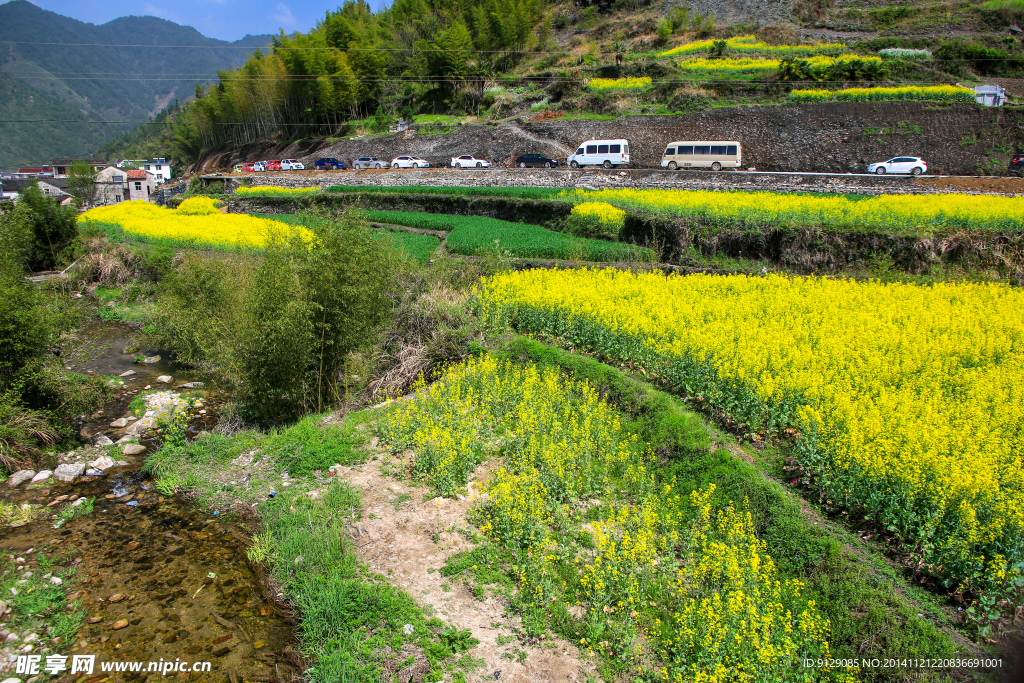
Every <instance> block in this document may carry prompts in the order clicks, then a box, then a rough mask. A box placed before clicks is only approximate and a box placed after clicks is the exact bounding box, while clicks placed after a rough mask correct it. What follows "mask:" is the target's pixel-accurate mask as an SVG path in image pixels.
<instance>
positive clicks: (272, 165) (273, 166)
mask: <svg viewBox="0 0 1024 683" xmlns="http://www.w3.org/2000/svg"><path fill="white" fill-rule="evenodd" d="M267 170H268V171H280V170H281V160H280V159H271V160H270V161H268V162H267Z"/></svg>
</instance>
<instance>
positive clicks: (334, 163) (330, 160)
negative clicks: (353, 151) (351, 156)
mask: <svg viewBox="0 0 1024 683" xmlns="http://www.w3.org/2000/svg"><path fill="white" fill-rule="evenodd" d="M313 168H315V169H316V170H318V171H331V170H335V169H342V168H345V162H344V161H338V160H337V159H335V158H334V157H324V158H323V159H317V160H316V162H314V163H313Z"/></svg>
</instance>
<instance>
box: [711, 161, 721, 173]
mask: <svg viewBox="0 0 1024 683" xmlns="http://www.w3.org/2000/svg"><path fill="white" fill-rule="evenodd" d="M711 170H712V171H721V170H722V165H721V164H720V163H718V162H717V161H716V162H715V163H713V164H711Z"/></svg>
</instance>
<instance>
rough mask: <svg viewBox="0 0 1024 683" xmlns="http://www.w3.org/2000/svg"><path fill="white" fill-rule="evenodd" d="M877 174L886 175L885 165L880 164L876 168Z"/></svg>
mask: <svg viewBox="0 0 1024 683" xmlns="http://www.w3.org/2000/svg"><path fill="white" fill-rule="evenodd" d="M875 173H876V174H877V175H885V166H879V167H878V168H876V169H875Z"/></svg>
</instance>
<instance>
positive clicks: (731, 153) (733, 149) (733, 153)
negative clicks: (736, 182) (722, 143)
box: [726, 145, 736, 157]
mask: <svg viewBox="0 0 1024 683" xmlns="http://www.w3.org/2000/svg"><path fill="white" fill-rule="evenodd" d="M726 154H728V155H729V156H731V157H734V156H736V145H729V151H727V152H726Z"/></svg>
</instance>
